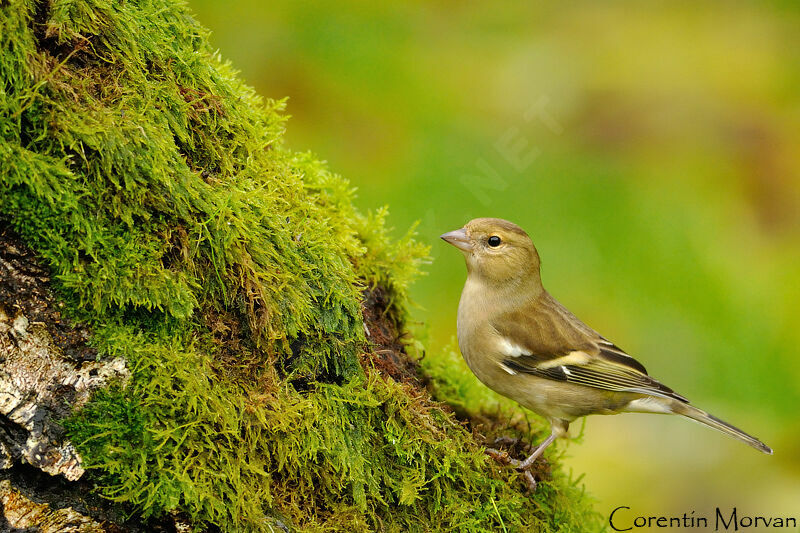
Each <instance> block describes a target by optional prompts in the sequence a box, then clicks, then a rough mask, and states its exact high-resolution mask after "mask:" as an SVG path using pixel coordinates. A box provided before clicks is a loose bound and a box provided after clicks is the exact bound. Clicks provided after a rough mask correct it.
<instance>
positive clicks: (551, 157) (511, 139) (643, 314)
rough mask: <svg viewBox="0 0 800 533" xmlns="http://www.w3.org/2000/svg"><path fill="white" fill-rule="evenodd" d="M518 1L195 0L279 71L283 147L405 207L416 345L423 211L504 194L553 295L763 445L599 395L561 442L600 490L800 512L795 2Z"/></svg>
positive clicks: (431, 238)
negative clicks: (580, 433) (610, 403)
mask: <svg viewBox="0 0 800 533" xmlns="http://www.w3.org/2000/svg"><path fill="white" fill-rule="evenodd" d="M528 4H531V3H528V2H511V1H504V2H485V3H477V2H473V3H459V2H436V3H423V2H405V3H400V2H397V3H393V4H391V5H390V4H378V3H371V2H366V1H358V0H349V1H341V0H340V1H337V2H333V1H330V2H308V3H307V2H293V1H289V0H285V1H279V2H268V3H264V2H257V1H254V0H246V1H235V2H215V1H211V0H191V1H190V7H191V8H192V9H193V10H194V12H195V13H196V14H197V17H198V19H199V21H200V22H201V23H202V24H204V25H205V26H207V27H209V28H210V29H211V30H212V43H214V45H215V46H217V47H219V49H220V52H221V54H222V55H223V56H224V57H226V58H228V59H230V60H231V61H232V63H233V64H234V65H235V66H236V67H237V68H238V69H240V70H241V71H242V75H243V76H244V78H245V79H246V80H247V82H248V83H250V84H251V85H254V86H255V87H256V88H257V89H258V91H259V92H260V93H261V94H262V95H264V96H267V97H272V98H281V97H284V96H289V102H288V113H289V114H290V115H291V116H292V118H291V120H290V121H289V123H288V126H287V128H288V129H287V135H286V138H287V144H288V145H289V146H290V147H291V148H294V149H300V150H306V149H308V150H312V151H313V152H315V153H316V154H318V156H319V157H321V158H323V159H326V160H327V161H329V164H330V167H331V169H332V170H333V171H335V172H337V173H340V174H342V175H343V176H345V177H347V178H348V179H349V180H351V182H352V183H353V185H354V186H356V187H357V188H358V195H359V198H358V201H357V203H358V204H359V205H360V206H361V207H362V208H363V209H365V210H366V209H371V208H375V207H379V206H381V205H383V204H388V205H389V206H390V212H391V216H390V222H391V224H392V225H393V226H395V227H396V228H397V234H398V235H400V234H402V233H403V232H404V231H405V230H406V228H408V227H409V226H410V225H411V224H412V223H413V222H414V221H416V220H419V221H420V225H419V227H418V231H419V238H420V239H421V240H423V241H425V242H428V243H430V244H431V246H432V253H431V255H432V258H433V261H432V263H431V264H430V265H429V267H428V272H429V274H428V275H427V276H425V277H424V278H422V279H421V280H419V281H418V282H416V284H415V285H414V288H413V291H412V294H413V297H414V300H415V301H416V303H417V304H418V307H417V308H415V309H413V310H412V312H413V318H414V320H415V322H418V323H419V326H418V327H419V329H420V331H421V332H422V333H421V334H422V335H424V336H425V337H426V340H425V342H426V346H427V356H428V357H436V356H437V353H439V354H441V353H443V352H445V351H446V350H447V349H448V346H452V344H451V343H452V342H453V338H454V336H455V313H456V307H457V304H458V297H459V293H460V291H461V286H462V284H463V281H464V277H465V269H464V265H463V261H462V259H461V257H460V254H458V253H457V252H456V251H455V250H453V249H452V248H450V247H448V246H447V245H445V244H444V243H442V242H440V241H439V240H438V235H439V234H441V233H443V232H445V231H449V230H452V229H456V228H458V227H460V226H462V225H463V224H464V223H465V222H466V221H468V220H469V219H471V218H474V217H478V216H496V217H502V218H507V219H510V220H512V221H514V222H516V223H518V224H520V225H521V226H522V227H523V228H525V229H526V230H528V232H529V233H530V234H531V236H532V237H533V239H534V242H535V243H536V244H537V247H538V249H539V252H540V254H541V256H542V258H543V278H544V281H545V285H546V286H547V287H548V288H549V290H550V292H551V293H553V294H554V295H555V296H556V297H557V298H558V299H559V300H561V302H562V303H564V304H565V305H566V306H567V307H569V308H570V309H571V310H572V311H573V312H575V313H576V314H577V315H578V316H579V317H581V318H582V319H583V320H584V321H586V322H587V323H588V324H589V325H591V326H593V327H594V328H595V329H597V330H599V331H600V332H601V333H603V334H604V335H605V336H607V337H608V338H610V339H611V340H612V341H614V342H616V343H617V344H619V345H621V346H622V347H623V348H625V349H626V350H627V351H629V352H630V353H632V354H634V355H635V356H637V357H638V358H639V359H640V360H642V361H643V362H644V364H645V365H646V366H647V368H648V370H649V371H650V373H651V374H653V375H654V376H656V377H658V378H660V379H661V380H662V381H664V382H665V383H666V384H668V385H670V386H672V387H673V388H675V389H676V390H677V391H678V392H680V393H682V394H684V395H686V396H688V397H690V398H691V399H692V400H693V402H694V403H695V404H696V405H699V406H700V407H703V408H705V409H708V410H709V411H711V412H712V413H714V414H716V415H718V416H720V417H721V418H723V419H725V420H728V421H730V422H732V423H734V424H735V425H737V426H740V427H742V428H744V429H745V430H747V431H749V432H752V433H753V434H755V435H757V436H758V437H760V438H762V439H763V440H764V441H765V442H767V443H768V444H769V445H771V446H772V447H773V448H774V449H775V456H773V457H768V456H764V455H761V454H759V453H757V452H755V451H754V450H752V449H750V448H748V447H747V446H744V445H743V444H741V443H738V442H736V441H734V440H732V439H728V438H726V437H724V436H722V435H720V434H717V433H715V432H712V431H710V430H707V429H704V428H701V427H700V426H698V425H696V424H690V423H688V422H687V421H685V420H680V419H678V418H667V417H657V416H643V415H625V416H619V417H593V418H590V419H589V420H588V422H587V425H586V436H585V439H584V441H583V443H581V444H570V445H569V447H568V457H567V458H566V460H565V462H566V464H567V465H569V466H570V467H571V468H573V469H574V472H575V474H576V475H578V474H579V473H585V478H584V480H585V483H586V487H587V489H588V490H589V491H590V492H591V493H592V494H593V495H594V496H595V497H596V498H597V500H598V504H597V509H598V511H600V512H601V513H604V514H605V516H608V513H609V512H610V511H611V510H612V509H613V508H615V507H617V506H619V505H627V506H630V507H631V508H632V513H636V514H644V515H649V514H658V515H675V514H677V515H680V514H682V513H683V512H687V513H689V514H691V512H692V511H695V512H696V516H699V515H707V516H711V517H713V510H714V507H716V506H720V507H722V508H723V509H724V508H727V507H729V506H734V505H735V506H737V507H738V509H739V512H740V513H745V514H759V515H782V516H785V515H787V514H789V515H794V516H796V517H797V516H800V415H798V409H799V408H800V150H799V149H798V147H800V11H798V10H797V8H796V6H797V4H796V3H794V2H761V3H755V2H753V3H746V2H733V3H730V2H707V1H703V2H674V3H668V2H651V3H638V2H633V1H628V2H613V3H604V4H598V3H593V2H575V3H569V4H562V3H558V2H545V3H539V4H537V5H536V6H533V5H528ZM458 371H461V372H466V371H467V370H466V367H465V366H463V365H462V366H461V367H459V369H458ZM576 426H579V425H578V424H576ZM576 429H577V428H576ZM560 446H562V447H563V446H566V444H565V443H562V444H560Z"/></svg>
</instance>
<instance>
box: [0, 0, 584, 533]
mask: <svg viewBox="0 0 800 533" xmlns="http://www.w3.org/2000/svg"><path fill="white" fill-rule="evenodd" d="M0 42H2V46H3V54H2V55H0V80H2V86H1V87H0V89H1V90H2V92H0V216H3V217H5V218H8V219H10V220H11V222H12V224H13V226H14V227H15V228H16V229H17V230H18V231H19V232H20V234H21V235H22V236H23V238H24V239H25V240H26V241H27V242H29V243H30V244H31V245H32V246H33V247H34V248H35V249H36V250H37V251H38V253H39V254H40V255H41V256H42V257H43V258H44V259H45V260H46V261H48V262H49V264H50V267H51V269H52V272H53V277H54V281H55V287H56V289H57V290H58V291H59V294H60V295H61V296H62V298H63V299H64V301H65V302H66V303H67V310H68V312H69V313H70V314H71V315H72V316H74V317H76V318H77V319H79V320H82V321H85V322H86V323H88V324H89V325H91V327H92V328H93V331H94V337H93V339H92V343H93V344H94V345H95V346H96V347H97V348H98V352H99V353H100V354H101V356H104V357H105V356H123V357H125V359H126V360H127V361H128V363H129V365H130V367H131V369H132V377H131V379H130V381H129V382H128V383H126V384H122V383H121V384H117V385H116V386H114V387H112V388H110V389H108V390H106V391H103V392H102V393H99V394H98V395H97V396H96V397H95V398H94V399H93V401H92V402H91V403H90V404H89V405H88V406H86V407H85V408H84V409H83V410H82V411H81V412H80V413H78V414H77V415H76V416H74V417H73V418H72V419H70V420H68V421H66V422H65V426H66V428H67V431H68V434H69V436H70V439H71V440H72V441H73V442H74V443H75V445H76V446H77V447H78V449H79V450H80V452H81V453H82V455H83V457H84V459H85V461H86V465H87V466H88V467H89V468H90V472H91V473H92V475H93V476H94V478H95V480H96V481H97V482H98V484H99V490H100V491H101V493H102V494H103V495H105V496H106V497H108V498H112V499H114V500H117V501H120V502H125V503H126V504H129V505H131V506H132V508H133V509H135V512H137V513H139V514H141V515H143V516H151V515H158V514H162V513H165V512H168V511H172V510H180V511H182V512H184V513H186V514H187V515H189V516H190V517H191V518H192V519H193V520H194V521H195V522H196V523H197V524H198V525H203V524H215V525H217V526H219V527H220V528H221V529H222V530H223V531H264V530H270V529H271V528H273V527H275V526H277V525H278V524H279V523H283V524H288V525H290V526H292V527H296V528H298V529H301V530H307V531H334V530H355V529H358V528H359V527H361V526H363V527H365V528H369V529H373V530H387V531H400V530H419V531H423V530H427V531H430V530H468V531H469V530H472V531H479V530H492V531H494V530H508V531H515V530H525V531H536V530H541V531H580V530H585V529H586V527H587V524H588V522H587V521H592V520H594V515H593V514H592V513H591V511H590V510H589V506H588V504H587V503H586V500H585V498H584V497H583V496H582V495H581V494H580V492H579V491H578V489H576V488H575V483H574V482H573V481H571V480H569V479H566V478H565V477H564V476H563V474H561V473H560V471H558V470H556V471H554V474H553V478H552V481H551V482H547V483H543V484H542V488H541V489H540V491H539V492H537V494H536V496H535V498H531V497H529V496H527V495H525V494H523V493H522V492H520V487H521V484H520V482H519V480H518V479H517V475H516V474H515V473H514V472H510V471H508V470H507V469H503V468H498V467H497V465H494V464H493V463H490V462H489V461H487V459H486V458H485V456H484V455H483V453H482V449H481V447H480V446H479V445H478V443H477V442H476V439H475V438H474V436H473V435H472V434H471V433H470V432H468V431H467V430H466V429H465V428H464V427H463V426H462V425H461V424H460V423H458V422H456V421H455V419H454V418H453V416H452V415H450V414H448V413H447V412H446V411H445V410H444V409H443V408H442V406H441V405H440V404H438V403H436V402H435V401H433V400H431V399H430V398H429V396H428V394H427V393H426V392H425V391H423V390H420V389H416V388H414V387H412V386H410V385H407V384H399V383H396V382H395V381H393V380H392V379H391V378H389V377H387V376H383V375H381V374H380V373H379V372H377V371H376V370H375V369H373V368H372V367H371V366H370V365H369V364H364V365H362V361H368V360H369V358H361V357H360V355H361V354H362V353H363V352H364V351H365V350H369V349H370V348H369V345H368V343H367V341H366V339H365V337H364V326H363V322H362V309H361V306H362V299H361V292H362V290H363V289H364V288H365V287H366V286H369V285H381V286H382V287H383V288H384V289H386V290H387V293H388V295H389V296H390V300H391V301H390V304H389V306H388V308H387V309H385V310H384V312H385V317H386V319H388V320H392V321H393V322H394V323H395V324H396V325H398V326H399V327H400V328H401V329H402V328H403V320H404V318H405V308H406V305H407V295H406V288H407V286H408V283H409V282H410V280H411V279H412V278H413V276H414V275H416V273H417V271H418V268H419V264H420V263H421V261H422V260H423V259H424V257H425V253H426V251H425V250H424V248H423V247H421V246H420V245H419V244H417V243H415V242H414V241H413V239H412V238H411V234H410V233H409V235H407V236H406V237H405V238H403V239H401V240H400V241H397V242H393V241H391V240H390V239H389V237H388V232H387V229H386V227H385V224H384V220H385V216H386V213H385V211H384V210H380V211H378V212H377V213H375V214H371V215H362V214H361V213H358V212H356V211H355V210H354V208H353V206H352V192H351V190H350V187H349V186H348V184H347V182H346V181H345V180H343V179H342V178H340V177H338V176H336V175H334V174H331V173H330V172H329V171H328V170H327V169H326V168H325V166H324V165H323V164H321V163H320V162H318V161H316V160H315V159H314V158H313V157H312V156H311V155H309V154H298V153H293V152H291V151H289V150H288V149H286V148H285V147H284V146H282V144H281V136H282V132H283V127H284V121H285V120H284V116H283V115H282V114H281V112H282V110H283V103H282V102H280V101H266V102H264V101H262V100H261V99H260V98H259V97H258V96H256V95H255V94H254V93H253V91H252V90H251V89H250V88H249V87H247V86H245V85H243V84H242V82H241V81H240V80H239V79H238V78H237V77H236V76H235V73H234V72H233V71H232V70H231V69H230V67H229V66H228V65H226V64H225V63H223V62H222V61H221V60H220V58H219V57H218V56H216V55H215V54H214V53H213V52H212V51H211V49H210V48H209V46H208V43H207V40H206V32H205V30H203V29H202V28H201V27H200V26H199V25H197V24H196V23H195V22H194V20H193V19H192V18H191V16H190V14H189V13H188V12H187V10H186V9H185V8H184V7H182V6H181V5H176V4H174V3H171V2H167V1H166V0H156V1H142V2H125V3H119V2H112V1H101V0H95V1H91V0H80V1H78V0H74V1H64V0H51V1H50V2H33V1H27V2H23V1H14V0H10V1H8V2H5V3H3V4H2V5H0ZM592 523H594V522H592Z"/></svg>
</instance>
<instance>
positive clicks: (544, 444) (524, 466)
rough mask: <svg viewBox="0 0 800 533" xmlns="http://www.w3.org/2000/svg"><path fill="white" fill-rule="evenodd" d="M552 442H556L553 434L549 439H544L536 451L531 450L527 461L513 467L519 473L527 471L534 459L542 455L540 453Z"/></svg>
mask: <svg viewBox="0 0 800 533" xmlns="http://www.w3.org/2000/svg"><path fill="white" fill-rule="evenodd" d="M554 440H556V434H555V432H553V433H551V434H550V436H549V437H547V438H546V439H544V442H542V443H541V444H540V445H539V446H537V447H536V449H535V450H533V453H532V454H530V455H529V456H528V458H527V459H525V460H524V461H522V462H521V463H520V464H519V466H517V465H514V466H515V467H516V469H517V470H519V471H521V472H524V471H527V470H528V469H529V468H530V467H531V465H532V464H533V463H534V461H536V459H538V458H539V456H540V455H542V452H544V450H545V448H547V447H548V446H550V445H551V444H553V441H554Z"/></svg>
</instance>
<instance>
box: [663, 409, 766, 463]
mask: <svg viewBox="0 0 800 533" xmlns="http://www.w3.org/2000/svg"><path fill="white" fill-rule="evenodd" d="M671 407H672V412H673V413H676V414H679V415H681V416H685V417H686V418H691V419H692V420H696V421H698V422H700V423H701V424H705V425H706V426H708V427H712V428H714V429H716V430H717V431H721V432H722V433H725V434H726V435H730V436H731V437H733V438H734V439H738V440H740V441H742V442H744V443H745V444H749V445H750V446H752V447H753V448H755V449H756V450H758V451H760V452H764V453H766V454H769V455H772V448H770V447H769V446H767V445H766V444H764V443H763V442H761V441H760V440H758V439H757V438H755V437H753V436H752V435H748V434H747V433H745V432H744V431H742V430H741V429H739V428H737V427H734V426H732V425H730V424H728V423H727V422H723V421H722V420H720V419H719V418H717V417H715V416H714V415H710V414H708V413H706V412H705V411H703V410H702V409H698V408H697V407H694V406H692V405H689V404H688V403H682V402H677V401H675V402H674V404H673V405H671Z"/></svg>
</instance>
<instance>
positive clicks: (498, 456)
mask: <svg viewBox="0 0 800 533" xmlns="http://www.w3.org/2000/svg"><path fill="white" fill-rule="evenodd" d="M501 438H502V437H501ZM506 438H507V437H506ZM498 440H500V439H497V440H495V443H497V441H498ZM509 440H514V439H509ZM485 453H486V455H488V456H489V457H491V458H492V459H494V460H495V461H497V462H498V463H500V464H502V465H510V466H512V467H513V468H514V469H515V470H517V471H518V472H520V473H521V474H522V476H523V478H524V479H525V485H526V486H527V487H528V492H531V493H533V492H535V491H536V479H535V478H534V477H533V473H532V472H531V471H530V468H531V465H532V464H533V462H531V463H530V464H528V465H525V464H524V462H523V461H520V460H519V459H514V458H513V457H511V456H510V455H509V454H508V452H507V451H505V450H498V449H496V448H486V451H485Z"/></svg>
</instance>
